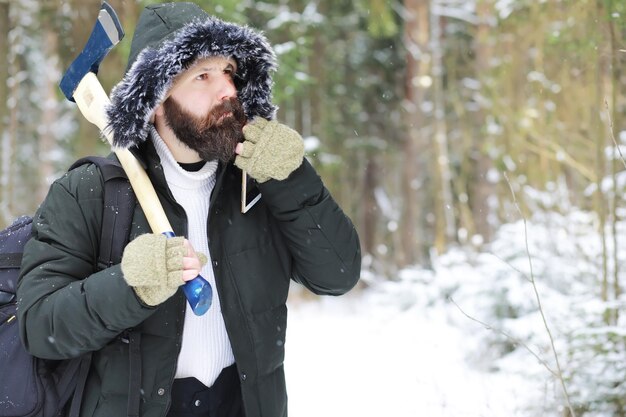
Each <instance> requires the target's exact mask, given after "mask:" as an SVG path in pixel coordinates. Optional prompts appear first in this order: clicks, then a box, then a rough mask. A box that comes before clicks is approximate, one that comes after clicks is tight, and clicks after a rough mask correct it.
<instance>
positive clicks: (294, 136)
mask: <svg viewBox="0 0 626 417" xmlns="http://www.w3.org/2000/svg"><path fill="white" fill-rule="evenodd" d="M243 135H244V137H245V141H244V142H243V150H242V151H241V154H239V155H238V156H237V157H236V158H235V165H236V166H238V167H239V168H241V169H242V170H244V171H246V172H247V173H248V174H249V175H250V176H251V177H252V178H254V179H255V180H257V181H258V182H265V181H267V180H269V179H271V178H273V179H276V180H284V179H285V178H287V177H288V176H289V174H291V173H292V172H293V171H294V170H295V169H296V168H298V167H299V166H300V165H301V164H302V158H303V157H304V143H303V141H302V137H300V135H299V134H298V132H296V131H295V130H293V129H291V128H290V127H288V126H285V125H283V124H280V123H278V122H277V121H276V120H272V121H267V120H265V119H262V118H260V117H255V118H254V120H253V121H252V122H250V123H248V124H247V125H245V126H244V128H243Z"/></svg>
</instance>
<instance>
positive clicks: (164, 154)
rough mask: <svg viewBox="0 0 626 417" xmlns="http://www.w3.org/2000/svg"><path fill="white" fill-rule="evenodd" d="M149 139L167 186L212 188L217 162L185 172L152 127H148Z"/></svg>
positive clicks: (194, 188)
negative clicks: (194, 170)
mask: <svg viewBox="0 0 626 417" xmlns="http://www.w3.org/2000/svg"><path fill="white" fill-rule="evenodd" d="M150 138H151V139H152V143H153V144H154V148H155V149H156V152H157V154H158V155H159V158H160V159H161V165H162V166H163V172H164V173H165V178H166V180H167V182H168V184H172V185H174V186H177V187H180V188H184V189H187V190H198V189H200V188H202V187H205V188H206V187H209V188H213V185H214V184H215V172H216V171H217V165H218V164H217V160H214V161H208V162H206V163H205V164H204V166H203V167H202V168H201V169H200V170H199V171H196V172H189V171H185V170H184V169H183V168H181V166H180V165H179V164H178V162H177V161H176V160H175V159H174V156H173V155H172V153H171V152H170V150H169V148H168V147H167V145H166V144H165V142H164V141H163V139H162V138H161V136H160V135H159V133H158V132H157V130H156V128H155V127H154V125H151V127H150Z"/></svg>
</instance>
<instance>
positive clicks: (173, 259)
mask: <svg viewBox="0 0 626 417" xmlns="http://www.w3.org/2000/svg"><path fill="white" fill-rule="evenodd" d="M184 241H185V239H184V238H183V237H173V238H170V239H168V238H166V237H165V236H164V235H161V234H145V235H141V236H139V237H137V238H136V239H134V240H132V241H131V242H130V243H129V244H128V245H126V248H125V249H124V255H123V256H122V273H123V274H124V279H125V280H126V283H128V285H129V286H131V287H133V289H134V290H135V293H136V294H137V296H138V297H139V298H140V299H141V301H143V302H144V303H146V304H147V305H149V306H156V305H159V304H161V303H162V302H164V301H165V300H167V299H168V298H170V297H171V296H172V295H174V294H175V293H176V290H177V289H178V287H179V286H181V285H183V284H184V283H185V281H183V270H184V267H183V258H184V257H185V255H186V254H187V248H186V247H185V246H184ZM196 255H197V256H198V258H199V260H200V263H201V264H202V265H204V264H206V262H207V258H206V256H205V255H203V254H201V253H196Z"/></svg>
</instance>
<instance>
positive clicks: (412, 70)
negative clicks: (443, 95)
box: [399, 0, 431, 266]
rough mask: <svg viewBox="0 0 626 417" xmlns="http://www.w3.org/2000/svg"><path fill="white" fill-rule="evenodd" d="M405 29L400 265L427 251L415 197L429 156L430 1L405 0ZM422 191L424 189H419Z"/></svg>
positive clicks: (419, 201)
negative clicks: (426, 133) (426, 99)
mask: <svg viewBox="0 0 626 417" xmlns="http://www.w3.org/2000/svg"><path fill="white" fill-rule="evenodd" d="M404 6H405V9H406V15H405V19H406V20H405V25H404V27H405V29H404V30H405V32H404V42H405V47H406V50H407V58H406V59H407V62H406V81H405V112H404V115H405V117H406V119H405V125H406V132H407V133H406V136H405V138H404V143H403V148H402V151H403V155H404V160H403V163H402V197H403V198H402V202H403V207H402V216H401V225H400V233H401V236H402V237H401V241H402V256H401V259H400V260H399V263H400V266H405V265H410V264H415V263H416V262H418V261H424V260H425V256H424V254H426V253H427V249H426V244H425V242H424V241H423V240H421V239H420V238H419V231H420V229H422V227H421V224H420V221H419V220H420V219H422V218H423V216H424V214H423V213H424V211H425V207H424V205H423V204H422V202H423V201H424V200H425V199H424V198H422V199H420V198H418V192H419V191H420V188H421V186H423V185H422V184H420V173H421V174H422V175H427V172H428V170H427V169H425V166H424V165H425V162H424V161H427V160H428V154H427V152H428V151H427V149H428V146H427V145H426V143H427V141H425V140H423V139H422V134H421V132H420V128H423V127H424V125H425V117H424V115H423V113H422V110H421V105H422V102H423V101H424V97H425V95H426V90H427V89H428V87H429V84H428V83H427V80H430V62H431V59H430V55H429V54H428V42H429V41H430V28H429V21H428V19H429V2H428V0H405V2H404ZM422 192H423V193H424V194H425V192H424V191H422Z"/></svg>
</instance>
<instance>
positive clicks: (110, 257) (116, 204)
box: [70, 156, 136, 270]
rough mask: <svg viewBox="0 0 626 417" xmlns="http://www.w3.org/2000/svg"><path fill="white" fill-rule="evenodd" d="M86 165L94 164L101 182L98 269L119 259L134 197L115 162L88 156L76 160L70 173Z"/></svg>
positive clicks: (126, 239) (115, 262)
mask: <svg viewBox="0 0 626 417" xmlns="http://www.w3.org/2000/svg"><path fill="white" fill-rule="evenodd" d="M87 163H92V164H95V165H96V166H97V167H98V169H99V170H100V172H101V173H102V179H103V180H104V209H103V213H102V228H101V232H100V233H101V234H100V253H99V255H98V265H97V267H98V270H101V269H105V268H108V267H110V266H112V265H115V264H118V263H120V262H121V260H122V254H123V253H124V247H125V246H126V243H127V242H128V238H129V234H130V227H131V223H132V220H133V213H134V211H135V204H136V197H135V193H134V192H133V189H132V187H131V186H130V183H129V182H128V177H127V176H126V172H124V169H123V168H122V166H121V165H120V163H119V162H118V161H117V160H114V159H109V158H103V157H100V156H88V157H85V158H81V159H79V160H78V161H76V162H75V163H74V164H73V165H72V166H71V168H70V170H72V169H74V168H76V167H78V166H81V165H84V164H87Z"/></svg>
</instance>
